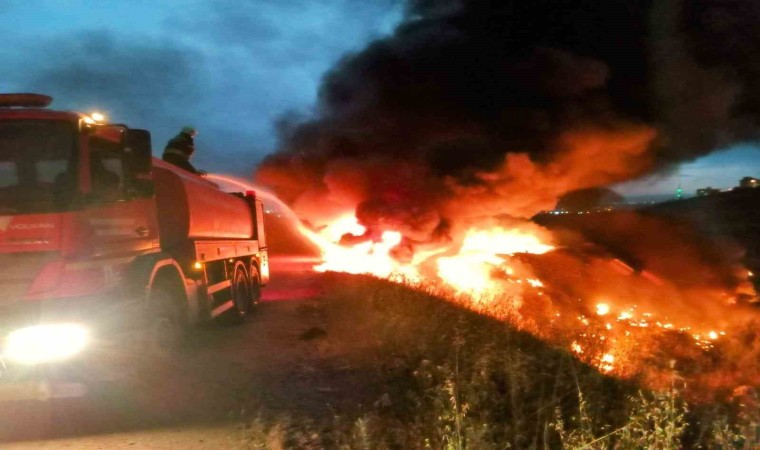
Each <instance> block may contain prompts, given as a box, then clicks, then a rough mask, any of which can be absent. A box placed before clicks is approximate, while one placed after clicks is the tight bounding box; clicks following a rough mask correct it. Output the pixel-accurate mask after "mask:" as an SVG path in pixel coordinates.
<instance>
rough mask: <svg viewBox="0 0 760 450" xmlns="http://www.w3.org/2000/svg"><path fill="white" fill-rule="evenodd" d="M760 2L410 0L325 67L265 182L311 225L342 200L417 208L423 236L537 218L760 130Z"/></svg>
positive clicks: (367, 214)
mask: <svg viewBox="0 0 760 450" xmlns="http://www.w3.org/2000/svg"><path fill="white" fill-rule="evenodd" d="M758 9H759V8H758V6H757V4H756V3H755V2H753V1H751V0H736V1H732V2H715V1H708V0H691V1H686V0H684V1H680V2H679V1H658V2H654V1H638V0H637V1H626V0H585V1H578V0H537V1H514V2H503V1H495V0H494V1H486V0H471V1H460V2H456V1H435V0H430V1H411V2H410V3H409V4H408V6H407V15H406V18H405V20H404V21H403V22H402V24H401V25H400V26H399V27H398V28H397V29H396V31H395V32H394V33H393V35H391V36H390V37H387V38H384V39H381V40H378V41H375V42H373V43H372V44H370V45H369V46H368V47H367V48H365V49H364V50H362V51H360V52H358V53H355V54H351V55H348V56H346V57H345V58H344V59H342V60H341V61H340V62H339V63H338V64H337V65H336V66H335V67H334V68H333V69H332V70H331V71H330V72H329V73H328V74H327V75H326V76H325V78H324V80H323V83H322V86H321V89H320V91H319V105H318V111H317V113H316V114H315V116H314V117H312V118H310V119H309V120H307V121H301V122H293V121H283V124H282V126H281V150H280V151H279V152H277V153H276V154H274V155H272V156H270V157H268V158H267V159H266V160H265V161H264V163H263V164H262V165H261V166H260V168H259V169H258V172H257V178H258V180H259V181H260V182H262V183H265V184H267V185H269V186H271V187H272V188H273V189H274V190H275V191H276V192H277V193H278V194H279V195H280V196H281V197H283V198H284V199H285V200H286V201H288V202H289V203H291V204H292V205H294V206H295V207H296V210H297V211H299V212H300V213H301V214H302V217H304V218H307V219H309V220H312V221H318V218H319V217H320V216H322V217H324V216H325V215H326V214H328V213H329V212H330V211H333V210H336V211H337V210H341V209H343V210H345V209H347V207H348V209H354V210H355V211H357V212H358V214H359V219H360V221H362V222H363V223H364V224H365V225H367V226H369V227H375V228H388V227H395V228H400V227H401V226H400V225H399V223H406V224H408V223H410V219H411V218H415V219H416V220H417V223H414V224H413V228H414V229H413V230H412V231H411V232H410V234H413V235H414V239H415V240H423V241H424V240H425V239H423V238H422V236H421V235H420V234H426V233H427V237H428V238H429V239H433V238H434V236H435V235H436V234H438V233H440V232H441V231H442V230H443V229H448V228H449V227H450V226H451V223H452V221H454V222H456V221H457V220H460V219H461V218H462V217H469V216H477V215H482V216H494V215H499V214H508V215H513V216H523V217H529V216H530V215H532V214H534V213H535V212H537V211H538V210H540V209H544V208H548V207H552V206H553V205H554V203H555V202H556V200H557V198H559V197H560V196H561V195H563V194H565V193H567V192H570V191H573V190H576V189H585V188H592V187H597V186H604V185H607V184H610V183H614V182H620V181H624V180H628V179H632V178H635V177H638V176H641V175H643V174H645V173H649V172H651V171H654V170H662V169H666V168H668V167H669V166H671V165H672V164H674V163H677V162H681V161H686V160H690V159H694V158H696V157H699V156H701V155H704V154H706V153H709V152H711V151H713V150H715V149H717V148H719V147H721V146H725V145H728V144H729V143H732V142H736V141H741V140H751V139H756V138H757V137H758V127H757V120H758V110H757V108H758V107H759V106H760V101H758V100H760V99H758V98H757V96H758V94H757V92H760V91H758V90H757V89H755V85H756V84H757V83H758V81H756V80H758V79H760V78H758V75H760V73H758V72H760V66H758V65H757V64H755V63H754V62H753V61H754V59H753V57H752V56H751V55H754V54H758V50H760V42H759V38H758V36H759V35H760V32H758V31H757V29H758V28H757V27H755V26H753V24H755V25H756V24H758V23H760V20H759V19H760V11H758ZM720 42H727V43H729V45H728V49H729V51H725V52H724V51H721V49H722V47H721V44H720ZM353 206H355V208H353ZM421 217H424V218H426V219H425V220H424V221H423V222H424V223H419V221H420V218H421ZM455 218H457V219H456V220H455Z"/></svg>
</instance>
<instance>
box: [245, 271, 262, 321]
mask: <svg viewBox="0 0 760 450" xmlns="http://www.w3.org/2000/svg"><path fill="white" fill-rule="evenodd" d="M248 278H250V280H251V289H250V291H251V301H250V303H249V304H248V311H249V312H253V310H254V309H255V308H256V307H257V306H258V305H259V300H261V281H260V279H259V271H258V270H256V267H255V266H251V276H250V277H248Z"/></svg>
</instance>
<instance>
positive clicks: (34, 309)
mask: <svg viewBox="0 0 760 450" xmlns="http://www.w3.org/2000/svg"><path fill="white" fill-rule="evenodd" d="M51 101H52V98H50V97H48V96H45V95H39V94H0V267H2V270H0V344H1V348H2V353H0V382H1V381H2V378H3V376H5V378H6V379H7V378H8V374H9V373H11V374H12V373H13V370H12V368H14V367H19V366H26V367H28V366H36V365H47V364H49V363H52V362H58V361H62V360H66V359H72V358H74V359H76V358H79V357H81V355H84V354H86V353H87V352H88V349H89V347H91V346H92V343H93V342H96V341H99V340H100V337H101V336H103V335H106V334H107V333H110V332H118V331H120V330H121V331H123V330H125V329H129V328H131V327H137V328H139V329H143V330H144V331H146V333H145V334H146V335H147V336H149V337H150V339H149V340H148V341H147V342H148V343H149V344H150V345H157V346H171V345H172V343H174V342H176V341H177V339H178V338H179V337H180V336H181V335H182V333H183V332H184V331H185V330H186V329H187V327H188V326H190V325H192V324H195V323H198V322H203V321H207V320H211V319H214V318H224V319H225V320H227V321H232V322H242V321H243V320H244V319H245V317H246V315H247V314H248V312H249V311H250V310H251V308H252V307H253V306H254V305H255V303H256V302H257V301H258V300H259V297H260V292H261V291H260V288H261V287H262V286H264V285H265V284H266V283H267V281H268V278H269V267H268V260H267V245H266V238H265V234H264V217H263V213H264V210H263V206H262V202H261V200H260V199H259V198H257V197H256V195H255V193H254V192H247V193H245V194H242V193H237V194H230V193H226V192H223V191H221V190H220V189H219V188H218V187H217V185H215V184H214V183H211V182H210V181H207V180H206V179H204V178H202V177H200V176H197V175H194V174H191V173H188V172H185V171H183V170H182V169H179V168H177V167H174V166H172V165H169V164H167V163H165V162H163V161H161V160H158V159H155V158H153V157H152V156H151V141H150V133H149V132H148V131H146V130H140V129H131V128H129V127H127V126H125V125H121V124H112V123H106V122H105V121H103V119H102V117H100V116H99V115H98V114H91V115H87V114H83V113H79V112H70V111H53V110H50V109H47V108H46V107H47V106H48V104H49V103H50V102H51Z"/></svg>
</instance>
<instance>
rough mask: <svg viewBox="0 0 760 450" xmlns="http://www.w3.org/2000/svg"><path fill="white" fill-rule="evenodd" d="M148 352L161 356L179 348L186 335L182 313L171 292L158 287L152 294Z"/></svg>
mask: <svg viewBox="0 0 760 450" xmlns="http://www.w3.org/2000/svg"><path fill="white" fill-rule="evenodd" d="M148 314H149V317H148V330H147V331H148V342H147V345H148V351H149V353H151V354H153V355H156V356H161V355H164V354H167V353H171V352H172V351H174V350H176V349H177V347H179V344H180V343H181V342H182V337H183V335H184V327H183V326H182V321H181V311H180V308H179V305H178V304H177V301H176V299H175V298H174V296H173V295H172V293H171V291H170V290H168V289H166V288H163V287H156V288H155V289H154V290H153V292H151V294H150V306H149V312H148Z"/></svg>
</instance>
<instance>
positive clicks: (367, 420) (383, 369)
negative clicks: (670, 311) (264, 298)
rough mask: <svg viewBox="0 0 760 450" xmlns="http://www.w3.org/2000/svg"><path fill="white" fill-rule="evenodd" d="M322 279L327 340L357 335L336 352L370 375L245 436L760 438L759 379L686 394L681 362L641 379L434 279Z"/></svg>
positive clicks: (442, 444)
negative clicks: (305, 412) (539, 334)
mask: <svg viewBox="0 0 760 450" xmlns="http://www.w3.org/2000/svg"><path fill="white" fill-rule="evenodd" d="M324 291H325V292H327V293H329V294H326V295H329V297H330V298H329V301H323V302H319V303H318V304H317V306H316V308H320V309H322V310H323V313H324V316H325V317H329V318H330V319H329V321H328V322H327V323H326V324H325V328H326V330H325V333H324V334H325V336H323V337H321V338H320V339H321V343H319V344H318V345H320V346H321V348H322V352H323V353H324V358H325V359H326V360H329V359H330V355H331V352H330V350H329V349H330V347H331V346H339V345H343V344H342V343H345V341H347V340H350V344H351V345H352V346H354V347H356V351H355V354H354V356H353V357H352V358H350V360H347V361H340V362H335V365H336V366H340V365H343V366H345V367H348V368H349V369H347V370H350V367H361V368H362V370H361V371H359V372H358V373H357V374H356V377H357V378H358V379H359V381H358V382H359V383H362V384H363V387H361V388H358V389H357V388H356V385H355V384H354V386H353V387H352V386H351V383H347V384H346V386H345V390H346V391H347V392H343V393H340V392H337V393H335V398H334V399H333V401H334V414H332V416H331V417H282V416H278V415H272V414H267V413H265V412H262V413H261V414H259V415H257V416H255V417H254V418H252V419H251V420H250V421H249V422H248V423H247V426H246V428H245V430H244V431H243V432H244V434H245V440H244V442H245V443H246V445H247V446H248V447H249V448H261V449H280V448H331V449H332V448H336V449H425V448H430V449H447V450H449V449H451V450H453V449H456V450H459V449H483V450H487V449H503V448H515V449H530V448H535V449H555V448H566V449H640V448H649V449H679V448H705V449H729V448H737V449H749V448H757V447H755V446H756V445H758V441H757V433H758V427H759V426H760V420H758V406H757V404H756V403H753V401H754V400H756V398H755V397H754V395H755V394H754V391H753V390H752V389H749V388H747V389H745V390H744V391H741V392H738V393H735V394H736V395H733V396H731V395H728V394H727V395H726V396H724V397H725V401H724V402H722V403H712V404H693V405H689V404H687V402H686V401H685V400H684V399H683V398H682V395H681V392H682V386H683V384H684V383H686V382H687V381H686V380H683V379H682V378H681V377H680V376H679V374H678V373H675V372H673V373H672V383H671V385H670V387H669V388H667V389H664V390H662V391H649V390H644V389H641V388H639V386H638V384H637V383H636V380H630V381H620V380H618V379H615V378H612V377H609V376H606V375H604V374H601V373H600V372H599V371H597V370H596V369H595V368H593V367H590V366H588V365H586V364H584V363H582V362H580V361H578V360H577V359H576V358H575V357H574V356H573V355H572V354H571V353H570V352H568V351H566V350H564V349H560V348H554V347H551V346H549V345H547V344H546V343H544V342H542V341H539V340H537V339H536V338H534V337H532V336H531V335H529V334H527V333H524V332H520V331H517V330H515V329H514V328H512V327H510V326H509V325H507V324H505V323H503V322H500V321H497V320H494V319H491V318H488V317H485V316H482V315H479V314H476V313H474V312H472V311H470V310H467V309H464V308H461V307H459V306H457V305H455V304H453V303H451V302H448V301H444V300H442V299H440V298H437V297H436V296H435V295H433V293H432V291H431V290H428V291H427V292H426V290H425V289H424V288H423V289H418V290H413V289H410V288H408V287H405V286H403V285H400V284H394V283H390V282H387V281H383V280H378V279H375V278H372V277H363V276H350V275H345V274H326V275H325V276H324ZM327 310H329V311H327ZM315 345H316V344H315ZM352 390H353V391H354V392H352ZM341 395H343V396H344V397H345V398H341Z"/></svg>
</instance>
